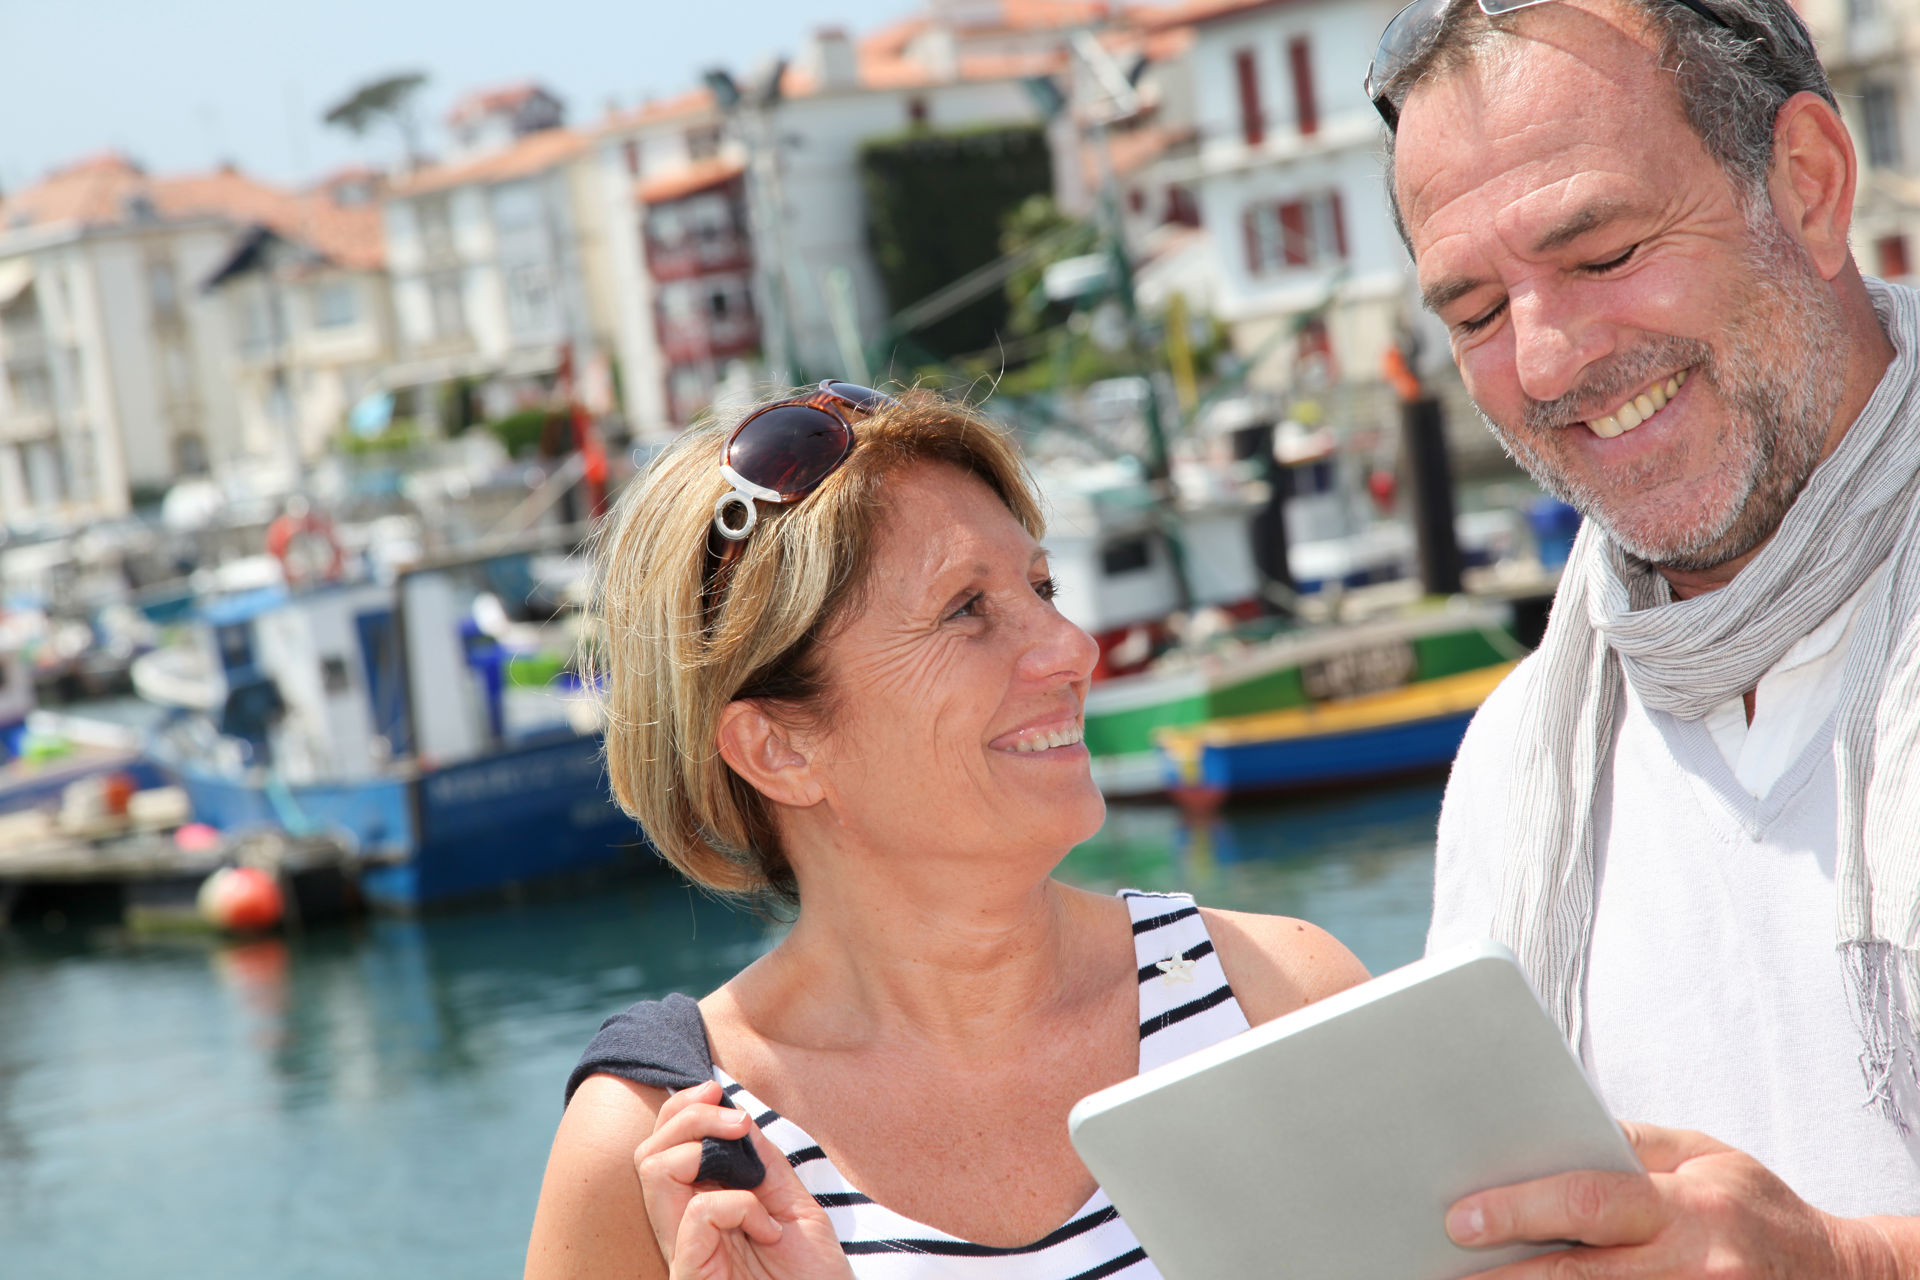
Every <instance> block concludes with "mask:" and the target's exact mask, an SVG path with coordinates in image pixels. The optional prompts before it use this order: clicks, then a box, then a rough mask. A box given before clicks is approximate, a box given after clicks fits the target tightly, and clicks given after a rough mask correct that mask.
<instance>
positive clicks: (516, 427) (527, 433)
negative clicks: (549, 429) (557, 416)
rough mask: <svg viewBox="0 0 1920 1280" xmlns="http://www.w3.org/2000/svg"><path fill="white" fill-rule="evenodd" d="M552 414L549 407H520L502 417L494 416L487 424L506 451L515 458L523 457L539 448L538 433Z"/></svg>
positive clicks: (543, 428)
mask: <svg viewBox="0 0 1920 1280" xmlns="http://www.w3.org/2000/svg"><path fill="white" fill-rule="evenodd" d="M551 416H552V411H551V410H549V409H542V408H534V409H521V410H520V411H518V412H517V413H510V414H508V415H507V416H506V417H504V418H495V419H494V420H493V421H492V422H489V423H488V424H487V430H488V431H491V432H492V433H493V434H494V436H495V437H496V438H497V439H498V440H499V441H500V443H501V444H503V445H505V446H506V447H507V452H508V453H510V454H512V455H513V456H514V457H516V458H524V457H526V456H527V455H529V454H532V453H535V452H537V451H538V450H539V448H540V433H541V432H542V431H543V430H545V429H546V425H547V419H548V418H549V417H551Z"/></svg>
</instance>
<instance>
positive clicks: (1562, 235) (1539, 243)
mask: <svg viewBox="0 0 1920 1280" xmlns="http://www.w3.org/2000/svg"><path fill="white" fill-rule="evenodd" d="M1629 212H1631V206H1630V205H1628V203H1627V202H1626V201H1624V200H1596V201H1594V202H1593V203H1592V204H1589V205H1587V206H1585V207H1584V208H1581V209H1579V210H1577V211H1576V212H1575V213H1574V215H1573V216H1572V217H1570V218H1568V219H1567V220H1566V221H1565V222H1563V223H1561V224H1560V225H1559V226H1557V227H1555V228H1554V229H1553V230H1551V231H1549V232H1547V233H1546V234H1545V235H1543V236H1541V237H1540V238H1539V239H1538V240H1536V241H1534V242H1533V251H1534V252H1535V253H1552V252H1553V251H1554V250H1555V249H1563V248H1565V247H1566V246H1567V245H1570V244H1572V243H1573V242H1574V241H1575V240H1578V239H1579V238H1580V237H1581V236H1584V235H1586V234H1587V233H1588V232H1590V231H1598V230H1599V229H1600V228H1601V227H1604V226H1606V225H1607V224H1608V223H1609V222H1612V221H1613V220H1614V219H1616V218H1619V217H1621V216H1623V215H1624V214H1627V213H1629Z"/></svg>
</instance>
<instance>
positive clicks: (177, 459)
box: [173, 431, 207, 476]
mask: <svg viewBox="0 0 1920 1280" xmlns="http://www.w3.org/2000/svg"><path fill="white" fill-rule="evenodd" d="M173 463H174V466H175V467H176V468H177V469H178V470H179V472H180V474H182V475H188V476H197V475H199V474H200V473H202V472H203V471H205V470H206V469H207V443H206V441H204V440H202V439H201V438H200V436H199V435H198V434H197V433H195V432H192V431H185V432H182V433H181V434H179V435H177V436H175V437H174V438H173Z"/></svg>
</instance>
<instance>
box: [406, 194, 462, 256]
mask: <svg viewBox="0 0 1920 1280" xmlns="http://www.w3.org/2000/svg"><path fill="white" fill-rule="evenodd" d="M414 216H415V217H416V218H417V219H418V220H419V223H420V244H421V247H422V248H423V249H424V250H425V251H426V253H427V255H428V256H429V257H441V258H443V257H447V256H449V255H450V254H452V253H453V209H452V207H451V206H450V205H449V204H448V203H447V197H445V196H444V195H440V196H425V197H423V198H421V199H420V200H417V201H415V202H414Z"/></svg>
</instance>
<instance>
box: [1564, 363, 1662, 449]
mask: <svg viewBox="0 0 1920 1280" xmlns="http://www.w3.org/2000/svg"><path fill="white" fill-rule="evenodd" d="M1686 385H1687V371H1686V370H1685V369H1682V370H1681V371H1680V372H1678V373H1676V374H1674V375H1673V376H1672V377H1671V378H1668V379H1667V380H1666V381H1665V382H1656V383H1654V384H1653V385H1652V386H1650V387H1648V388H1647V389H1646V390H1645V391H1642V392H1641V393H1640V394H1639V395H1637V396H1635V397H1634V398H1633V399H1631V400H1629V401H1627V402H1626V403H1625V404H1623V405H1621V406H1620V407H1619V408H1618V409H1615V410H1614V411H1613V412H1612V413H1610V414H1608V415H1607V416H1606V417H1604V418H1595V419H1593V420H1592V421H1591V422H1589V423H1587V429H1588V430H1589V431H1592V432H1593V434H1595V435H1597V436H1599V437H1600V438H1601V439H1603V440H1611V439H1613V438H1614V437H1615V436H1619V435H1625V434H1626V433H1627V432H1629V431H1631V430H1633V429H1634V428H1635V427H1637V426H1639V425H1640V424H1641V423H1643V422H1645V421H1646V420H1647V419H1648V418H1651V417H1652V416H1653V415H1654V414H1656V413H1658V412H1660V411H1661V410H1662V409H1664V408H1666V407H1667V401H1669V400H1671V399H1673V397H1674V396H1676V395H1678V394H1679V392H1680V388H1681V387H1684V386H1686Z"/></svg>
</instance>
